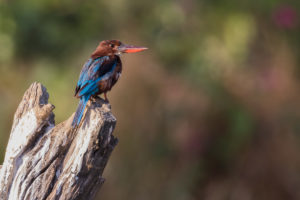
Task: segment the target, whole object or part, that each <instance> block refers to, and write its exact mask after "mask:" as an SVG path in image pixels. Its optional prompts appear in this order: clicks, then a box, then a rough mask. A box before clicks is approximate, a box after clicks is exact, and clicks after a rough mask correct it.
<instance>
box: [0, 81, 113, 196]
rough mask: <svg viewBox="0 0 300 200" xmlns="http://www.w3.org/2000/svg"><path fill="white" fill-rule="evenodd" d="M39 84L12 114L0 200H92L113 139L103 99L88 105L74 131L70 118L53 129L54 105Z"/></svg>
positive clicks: (0, 168)
mask: <svg viewBox="0 0 300 200" xmlns="http://www.w3.org/2000/svg"><path fill="white" fill-rule="evenodd" d="M48 98H49V95H48V93H47V91H46V88H45V87H43V86H42V85H41V84H40V83H33V84H32V85H31V86H30V88H29V89H28V90H27V91H26V92H25V94H24V97H23V99H22V101H21V103H20V105H19V107H18V109H17V111H16V113H15V115H14V121H13V126H12V130H11V134H10V138H9V142H8V145H7V149H6V154H5V159H4V162H3V165H2V166H0V199H1V200H23V199H25V200H33V199H38V200H40V199H41V200H50V199H60V200H73V199H93V198H94V196H95V194H96V192H97V191H98V190H99V189H100V187H101V185H102V184H103V183H104V179H103V178H102V173H103V170H104V168H105V166H106V164H107V161H108V159H109V156H110V154H111V152H112V151H113V149H114V147H115V146H116V144H117V142H118V140H117V139H116V138H115V137H114V136H113V135H112V132H113V130H114V128H115V125H116V119H115V117H114V116H113V115H112V114H111V111H110V105H109V104H107V103H105V102H104V101H103V100H102V99H99V98H97V99H95V100H93V101H89V103H88V105H87V109H86V112H85V116H84V117H83V120H82V122H81V124H80V125H79V127H77V128H76V129H73V128H72V127H71V123H72V120H73V116H74V114H73V115H72V116H71V117H70V118H69V119H68V120H66V121H64V122H62V123H60V124H58V125H56V126H55V123H54V114H53V112H52V111H53V109H54V106H53V105H51V104H49V103H48Z"/></svg>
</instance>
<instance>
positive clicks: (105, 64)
mask: <svg viewBox="0 0 300 200" xmlns="http://www.w3.org/2000/svg"><path fill="white" fill-rule="evenodd" d="M146 49H148V48H146V47H138V46H132V45H125V44H123V43H122V42H120V41H119V40H104V41H102V42H100V43H99V45H98V47H97V48H96V50H95V51H94V52H93V53H92V55H91V56H90V58H89V59H88V60H87V61H86V63H85V64H84V65H83V67H82V70H81V72H80V75H79V80H78V82H77V85H76V88H75V95H74V96H75V97H77V98H79V99H80V100H79V105H78V107H77V110H76V113H75V116H74V119H73V122H72V126H73V127H76V126H78V125H79V124H80V121H81V118H82V116H83V113H84V110H85V107H86V104H87V102H88V100H89V99H90V98H91V97H96V96H98V95H100V94H102V93H103V94H104V98H105V101H107V102H108V99H107V95H106V93H107V92H108V91H110V90H111V88H112V87H113V86H114V85H115V84H116V82H117V81H118V79H119V77H120V76H121V73H122V62H121V59H120V55H121V54H123V53H135V52H140V51H144V50H146Z"/></svg>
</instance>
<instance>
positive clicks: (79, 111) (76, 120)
mask: <svg viewBox="0 0 300 200" xmlns="http://www.w3.org/2000/svg"><path fill="white" fill-rule="evenodd" d="M89 98H90V96H88V97H85V96H83V97H81V98H80V101H79V104H78V107H77V110H76V113H75V116H74V119H73V122H72V126H73V127H75V126H78V125H79V124H80V121H81V118H82V116H83V113H84V110H85V107H86V104H87V102H88V100H89Z"/></svg>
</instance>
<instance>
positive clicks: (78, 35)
mask: <svg viewBox="0 0 300 200" xmlns="http://www.w3.org/2000/svg"><path fill="white" fill-rule="evenodd" d="M299 10H300V1H296V0H286V1H279V0H264V1H258V2H255V1H252V0H242V1H238V0H214V1H211V0H175V1H171V0H153V1H140V0H131V1H130V0H110V1H96V0H91V1H81V0H77V1H71V0H44V1H39V0H10V1H8V0H6V1H5V0H2V1H1V2H0V96H1V98H0V163H2V161H3V159H4V152H5V147H6V144H7V141H8V137H9V133H10V127H11V124H12V119H13V114H14V112H15V110H16V108H17V105H18V103H19V102H20V100H21V98H22V96H23V94H24V92H25V90H26V89H27V88H28V87H29V85H30V84H31V83H32V82H34V81H39V82H41V83H42V84H44V85H45V87H46V88H47V89H48V92H49V94H50V102H51V103H52V104H54V105H55V106H56V109H55V110H54V112H55V115H56V116H55V120H56V123H60V122H62V121H63V120H65V119H67V118H68V117H69V116H70V115H71V114H72V113H73V112H75V109H76V107H77V103H78V100H77V99H76V98H74V97H73V94H74V88H75V84H76V82H77V79H78V76H79V73H80V70H81V67H82V65H83V64H84V62H85V61H86V60H87V59H88V57H89V55H90V54H91V53H92V52H93V51H94V49H95V48H96V46H97V45H98V43H99V42H100V41H101V40H104V39H119V40H121V41H123V42H124V43H127V44H134V45H140V46H147V47H149V50H148V51H145V52H142V53H138V54H130V55H124V56H122V60H123V65H124V70H123V74H122V77H121V79H120V81H119V82H118V83H117V84H116V86H115V87H114V88H113V90H112V91H111V92H110V93H109V94H108V98H109V100H110V103H111V105H112V112H113V114H114V115H115V116H116V118H117V120H118V123H117V127H116V129H115V132H114V134H115V135H116V136H117V137H118V138H119V140H120V142H119V144H118V146H117V148H116V149H115V151H114V152H113V154H112V156H111V159H110V161H109V164H108V166H107V167H106V169H105V172H104V177H105V178H106V182H105V184H104V186H103V187H102V189H101V191H100V192H99V194H98V199H100V197H101V199H107V200H115V199H136V200H140V199H142V200H148V199H149V200H150V199H151V200H153V199H156V200H168V199H170V200H171V199H172V200H174V199H175V200H198V199H202V200H228V199H230V200H252V199H255V200H265V199H272V200H286V199H289V200H293V199H300V190H299V188H300V145H299V144H300V123H299V122H300V84H299V81H300V68H299V67H300V66H299V64H300V51H299V49H300V37H299V34H300V18H299V16H300V12H299Z"/></svg>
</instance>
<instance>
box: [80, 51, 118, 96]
mask: <svg viewBox="0 0 300 200" xmlns="http://www.w3.org/2000/svg"><path fill="white" fill-rule="evenodd" d="M116 65H117V60H116V59H110V57H109V56H103V57H100V58H97V59H92V58H91V59H89V60H88V61H87V62H86V63H85V65H84V67H83V68H82V70H81V73H80V76H79V80H78V82H77V86H76V89H75V96H77V97H82V96H90V95H94V94H96V93H97V92H98V83H99V81H101V80H103V79H105V78H106V77H107V76H109V75H110V74H112V73H113V70H114V69H115V67H116Z"/></svg>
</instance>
